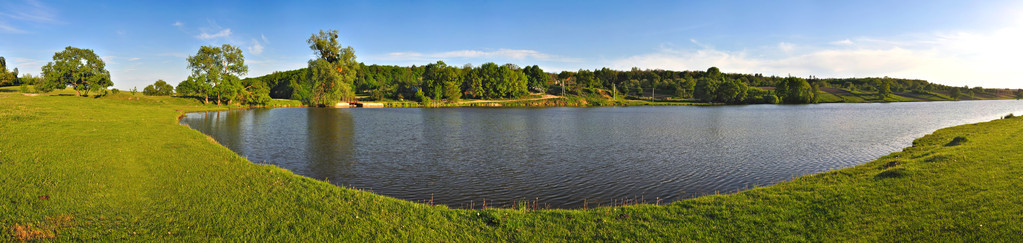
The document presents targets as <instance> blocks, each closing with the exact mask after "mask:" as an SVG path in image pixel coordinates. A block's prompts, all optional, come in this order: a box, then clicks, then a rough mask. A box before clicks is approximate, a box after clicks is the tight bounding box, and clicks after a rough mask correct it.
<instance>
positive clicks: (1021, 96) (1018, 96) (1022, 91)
mask: <svg viewBox="0 0 1023 243" xmlns="http://www.w3.org/2000/svg"><path fill="white" fill-rule="evenodd" d="M1013 96H1014V97H1015V98H1016V99H1017V100H1018V99H1023V89H1017V90H1016V92H1013Z"/></svg>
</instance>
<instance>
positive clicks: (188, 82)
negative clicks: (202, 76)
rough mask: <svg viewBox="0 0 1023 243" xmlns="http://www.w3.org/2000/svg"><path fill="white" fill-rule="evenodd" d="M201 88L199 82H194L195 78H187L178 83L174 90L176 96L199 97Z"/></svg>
mask: <svg viewBox="0 0 1023 243" xmlns="http://www.w3.org/2000/svg"><path fill="white" fill-rule="evenodd" d="M202 87H203V85H202V84H200V83H199V81H197V80H195V78H193V77H188V79H185V81H181V82H180V83H178V87H177V88H175V89H174V90H175V92H176V93H177V94H178V95H187V96H191V95H201V94H202V92H203V89H202Z"/></svg>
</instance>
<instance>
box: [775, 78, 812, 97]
mask: <svg viewBox="0 0 1023 243" xmlns="http://www.w3.org/2000/svg"><path fill="white" fill-rule="evenodd" d="M774 92H775V94H777V95H778V96H779V98H781V102H783V103H786V104H809V103H813V102H814V94H813V87H812V86H810V83H808V82H806V79H802V78H797V77H787V78H785V79H782V80H780V81H778V85H777V86H775V88H774Z"/></svg>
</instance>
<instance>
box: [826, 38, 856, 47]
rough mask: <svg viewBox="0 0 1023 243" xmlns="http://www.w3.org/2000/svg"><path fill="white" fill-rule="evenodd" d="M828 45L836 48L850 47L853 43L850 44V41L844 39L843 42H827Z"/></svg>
mask: <svg viewBox="0 0 1023 243" xmlns="http://www.w3.org/2000/svg"><path fill="white" fill-rule="evenodd" d="M828 44H832V45H836V46H851V45H853V42H852V40H849V39H845V40H840V41H832V42H829V43H828Z"/></svg>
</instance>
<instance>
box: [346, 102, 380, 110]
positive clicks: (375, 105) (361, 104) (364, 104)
mask: <svg viewBox="0 0 1023 243" xmlns="http://www.w3.org/2000/svg"><path fill="white" fill-rule="evenodd" d="M342 103H343V106H347V107H360V108H384V103H371V102H360V101H353V102H352V103H345V102H341V103H338V105H342Z"/></svg>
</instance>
